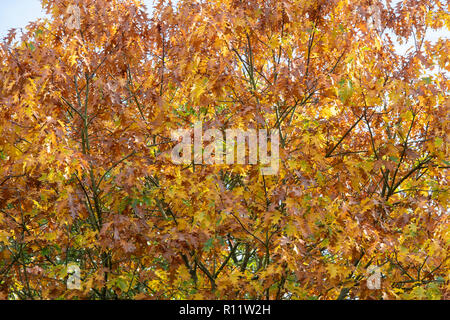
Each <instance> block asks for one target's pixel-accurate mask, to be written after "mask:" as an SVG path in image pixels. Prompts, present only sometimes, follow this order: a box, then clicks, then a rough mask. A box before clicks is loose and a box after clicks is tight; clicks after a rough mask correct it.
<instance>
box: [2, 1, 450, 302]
mask: <svg viewBox="0 0 450 320" xmlns="http://www.w3.org/2000/svg"><path fill="white" fill-rule="evenodd" d="M443 3H445V1H437V0H405V1H400V2H399V3H397V4H394V3H392V1H389V0H388V1H379V0H314V1H313V0H266V1H262V0H247V1H240V0H210V1H194V0H179V1H173V2H170V1H155V3H154V8H148V10H146V8H145V7H144V6H143V5H142V4H141V3H140V1H138V0H122V1H121V0H95V1H94V0H79V1H68V0H42V5H43V7H44V8H45V9H46V11H47V14H48V19H46V20H39V21H36V22H32V23H30V24H29V25H28V27H27V29H26V30H25V31H23V33H20V32H14V31H11V32H10V33H9V34H8V36H7V37H5V39H3V41H2V42H1V43H0V298H3V299H57V298H64V299H117V298H120V299H348V298H359V299H448V298H449V281H450V278H449V274H450V273H449V266H450V261H449V245H450V225H449V214H448V213H449V210H448V199H449V190H448V168H449V165H450V162H449V159H448V156H449V145H448V142H449V115H448V109H449V96H448V92H449V80H448V75H449V71H450V60H449V49H450V48H449V46H450V44H449V40H448V39H440V40H438V41H437V42H435V43H431V42H429V41H427V40H426V39H425V34H426V32H427V31H429V30H433V29H434V30H436V29H442V28H444V29H445V28H449V25H450V15H449V13H448V12H449V7H448V4H445V5H444V4H443ZM69 5H76V6H77V7H78V8H79V10H80V13H81V17H80V28H79V29H77V28H71V27H69V26H68V24H67V21H68V20H69V19H70V16H69V15H70V13H68V12H67V8H68V6H69ZM447 30H448V29H447ZM408 39H409V40H411V39H412V41H413V47H412V49H411V50H410V51H409V52H407V54H405V55H399V54H398V52H397V50H396V48H395V45H394V43H395V42H396V41H399V42H401V43H402V42H406V41H408ZM196 121H201V122H202V123H203V126H204V128H218V129H219V130H225V129H227V128H241V129H246V128H265V129H276V130H277V131H278V132H279V135H280V169H279V172H278V174H276V175H266V176H264V175H261V174H260V170H259V169H260V166H259V165H226V164H223V165H222V164H217V165H206V164H194V163H193V164H191V165H189V164H187V165H178V164H174V163H173V162H172V161H171V157H170V153H171V150H172V148H173V147H174V144H175V143H176V142H174V141H173V140H172V139H171V132H173V131H174V130H177V129H179V128H192V126H193V124H194V123H195V122H196ZM70 264H76V265H78V266H79V267H80V270H81V288H80V289H79V290H68V289H67V278H68V277H69V276H70V274H68V266H69V265H70ZM373 267H377V268H379V269H378V270H379V272H380V274H381V286H380V288H379V289H370V288H369V287H370V286H368V285H367V281H368V279H369V278H370V277H371V273H370V270H374V268H373ZM69 273H70V272H69Z"/></svg>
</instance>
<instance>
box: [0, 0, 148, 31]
mask: <svg viewBox="0 0 450 320" xmlns="http://www.w3.org/2000/svg"><path fill="white" fill-rule="evenodd" d="M152 2H153V1H152V0H144V3H145V4H146V5H147V8H149V7H151V4H152ZM43 17H45V13H44V11H43V10H42V8H41V1H40V0H0V39H1V38H3V37H4V36H6V34H7V33H8V30H9V29H11V28H24V27H25V26H26V25H27V24H28V22H30V21H33V20H36V19H38V18H43Z"/></svg>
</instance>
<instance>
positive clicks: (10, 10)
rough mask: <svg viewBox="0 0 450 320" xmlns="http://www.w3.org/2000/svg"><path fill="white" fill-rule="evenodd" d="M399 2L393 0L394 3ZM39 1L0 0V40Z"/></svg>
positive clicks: (435, 34) (37, 8) (432, 36)
mask: <svg viewBox="0 0 450 320" xmlns="http://www.w3.org/2000/svg"><path fill="white" fill-rule="evenodd" d="M397 1H399V0H394V3H395V2H397ZM144 3H145V4H146V5H147V8H149V7H151V6H152V3H153V0H144ZM44 16H45V14H44V12H43V10H42V8H41V4H40V0H0V39H1V38H3V37H4V36H6V34H7V33H8V30H9V29H11V28H24V27H25V26H26V25H27V24H28V22H30V21H33V20H36V19H37V18H42V17H44ZM439 37H443V38H447V39H449V38H450V32H449V31H448V30H442V31H429V32H427V40H429V41H431V42H435V41H436V40H437V39H438V38H439ZM411 45H412V42H411V43H408V44H405V45H402V46H397V51H398V53H400V54H405V53H406V51H407V50H408V48H409V47H410V46H411Z"/></svg>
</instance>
